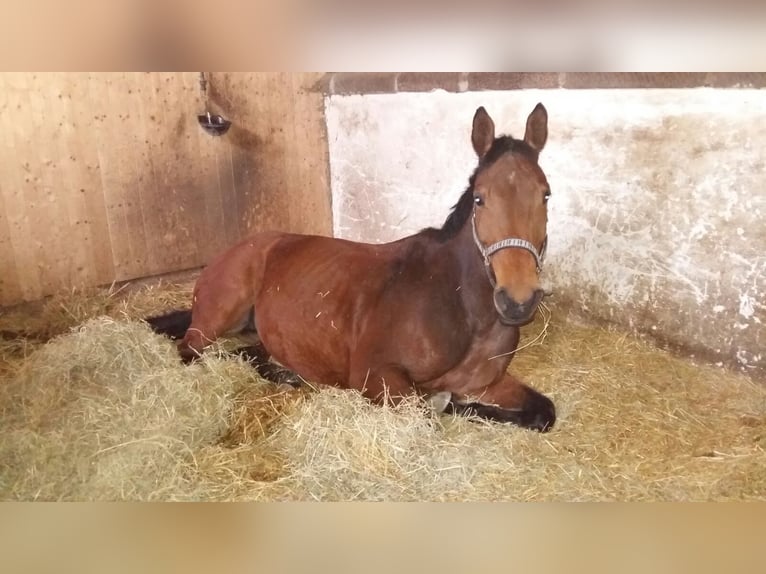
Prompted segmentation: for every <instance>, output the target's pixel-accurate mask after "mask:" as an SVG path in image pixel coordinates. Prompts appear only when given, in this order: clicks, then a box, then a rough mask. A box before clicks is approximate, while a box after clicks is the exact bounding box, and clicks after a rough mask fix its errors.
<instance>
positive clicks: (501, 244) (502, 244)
mask: <svg viewBox="0 0 766 574" xmlns="http://www.w3.org/2000/svg"><path fill="white" fill-rule="evenodd" d="M471 228H472V230H473V241H474V243H476V247H478V248H479V252H480V253H481V256H482V257H483V258H484V266H485V267H486V268H487V275H488V276H489V280H490V282H491V283H492V286H493V287H494V286H495V280H494V277H493V275H492V267H491V266H490V262H489V257H490V255H492V254H493V253H496V252H498V251H500V250H501V249H510V248H514V249H524V250H526V251H529V252H530V253H531V254H532V257H534V258H535V265H536V266H537V272H538V273H540V272H541V271H542V270H543V258H544V257H545V250H546V248H547V247H548V236H547V235H546V236H545V239H543V245H542V248H541V249H540V251H539V252H538V251H537V248H536V247H535V246H534V245H532V243H530V242H529V241H527V240H526V239H519V238H518V237H509V238H507V239H501V240H500V241H498V242H497V243H493V244H492V245H490V246H489V247H484V245H483V244H482V242H481V240H480V239H479V235H478V234H477V233H476V211H474V212H473V216H472V217H471Z"/></svg>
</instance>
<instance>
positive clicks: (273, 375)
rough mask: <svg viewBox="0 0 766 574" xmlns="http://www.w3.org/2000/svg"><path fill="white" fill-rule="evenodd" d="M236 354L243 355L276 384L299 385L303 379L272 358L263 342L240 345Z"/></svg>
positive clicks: (258, 371)
mask: <svg viewBox="0 0 766 574" xmlns="http://www.w3.org/2000/svg"><path fill="white" fill-rule="evenodd" d="M234 354H236V355H239V356H241V357H242V358H244V359H245V360H246V361H247V362H248V363H250V364H251V365H252V366H253V368H254V369H255V370H256V372H257V373H258V374H259V375H260V376H261V377H263V378H264V379H266V380H267V381H271V382H272V383H276V384H278V385H279V384H287V385H291V386H293V387H299V386H300V385H301V383H302V382H303V379H302V378H301V377H300V375H298V374H297V373H294V372H293V371H291V370H290V369H288V368H286V367H283V366H282V365H278V364H277V363H275V362H273V361H272V360H271V355H270V354H269V352H268V351H267V350H266V347H264V346H263V343H257V344H255V345H249V346H247V347H240V348H239V349H237V350H235V351H234Z"/></svg>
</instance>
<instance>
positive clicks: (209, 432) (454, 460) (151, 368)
mask: <svg viewBox="0 0 766 574" xmlns="http://www.w3.org/2000/svg"><path fill="white" fill-rule="evenodd" d="M190 290H191V283H188V282H187V283H183V284H168V283H166V284H160V285H152V284H147V285H143V286H141V287H138V288H127V289H123V290H117V289H111V290H89V291H86V292H76V293H69V294H65V295H61V296H57V297H54V298H52V299H50V300H48V301H47V302H45V303H44V304H39V305H34V306H25V307H24V308H17V309H11V310H5V311H2V312H0V335H1V338H0V437H2V438H0V499H2V500H566V501H573V500H742V499H761V500H763V499H766V453H765V452H764V447H765V446H766V388H765V387H764V386H763V385H761V384H757V383H754V382H752V381H751V380H749V379H748V378H747V377H745V376H744V375H742V374H739V373H733V372H730V371H726V370H723V369H720V368H716V367H711V366H704V365H695V364H693V363H692V362H690V361H689V360H686V359H683V358H678V357H675V356H673V355H671V354H669V353H668V352H666V351H662V350H659V349H657V348H656V347H655V346H653V345H652V344H651V343H649V342H646V341H643V340H640V339H638V338H635V337H632V336H628V335H626V334H624V333H620V332H617V331H614V330H612V329H605V328H602V327H596V326H591V325H585V324H581V323H579V322H576V321H574V320H572V319H571V318H569V317H568V316H567V314H566V313H564V312H563V311H560V310H558V309H556V308H555V307H554V308H552V313H551V314H550V315H549V316H548V315H546V316H545V317H543V316H541V317H540V318H538V320H537V321H536V322H535V323H534V324H532V325H529V326H528V327H525V328H524V336H525V341H526V342H528V343H531V345H530V346H528V347H527V348H524V349H522V350H521V351H519V353H518V356H517V357H516V359H515V360H514V361H513V363H511V370H512V371H513V372H514V373H516V374H518V375H520V376H521V377H522V378H523V379H524V380H526V381H528V382H529V383H530V384H532V385H533V386H535V387H536V388H538V389H539V390H541V391H542V392H545V393H546V394H548V395H549V396H550V397H551V398H552V399H553V400H554V402H555V403H556V405H557V409H558V415H559V416H558V421H557V425H556V427H555V429H554V430H553V431H552V432H550V433H548V434H545V435H541V434H537V433H533V432H528V431H524V430H521V429H518V428H515V427H510V426H503V425H499V424H489V423H482V422H474V421H469V420H465V419H458V418H453V417H447V416H442V417H433V416H431V415H430V414H429V413H427V412H426V411H425V408H424V407H423V405H422V404H421V403H419V402H418V401H415V400H413V401H411V402H408V403H405V404H403V405H401V406H399V407H397V408H382V407H376V406H373V405H371V404H369V403H368V402H367V401H366V400H364V399H363V398H362V397H360V396H359V395H357V394H355V393H353V392H349V391H340V390H336V389H330V388H323V389H312V388H310V387H308V386H307V387H306V388H304V389H301V390H294V391H285V390H281V389H279V388H277V387H276V386H275V385H272V384H270V383H268V382H265V381H263V380H261V379H259V378H258V377H257V375H256V374H255V373H254V372H253V370H252V369H251V368H250V367H249V366H248V365H247V364H246V363H244V362H243V361H241V360H239V359H237V358H234V357H231V356H230V355H229V354H228V353H226V348H231V346H232V344H233V342H229V343H226V342H224V343H223V344H222V345H220V346H219V347H217V348H215V349H213V350H212V351H210V352H209V353H206V356H205V359H204V360H202V361H200V362H199V363H197V364H194V365H192V366H188V367H187V366H183V365H181V364H180V363H179V361H178V359H177V355H176V353H175V348H174V345H173V343H172V342H171V341H169V340H167V339H165V338H164V337H161V336H158V335H155V334H154V333H152V332H151V331H150V330H149V329H148V327H147V326H146V325H145V324H144V323H143V322H141V321H140V319H141V318H142V317H145V316H147V315H150V314H153V313H158V312H161V311H163V310H168V309H173V308H183V307H187V306H188V301H189V298H190ZM546 318H547V319H548V321H546V320H545V319H546Z"/></svg>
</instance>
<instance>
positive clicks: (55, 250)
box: [0, 72, 331, 305]
mask: <svg viewBox="0 0 766 574" xmlns="http://www.w3.org/2000/svg"><path fill="white" fill-rule="evenodd" d="M320 77H321V74H314V73H305V74H288V73H251V74H223V73H212V74H207V80H208V84H207V85H206V90H205V91H204V92H203V91H202V90H201V86H200V81H199V79H200V75H199V73H197V72H189V73H181V72H173V73H108V74H103V73H93V74H85V73H82V74H81V73H62V74H32V73H18V74H0V112H2V113H0V305H8V304H11V303H16V302H19V301H24V300H35V299H39V298H40V297H42V296H44V295H48V294H51V293H55V292H56V291H58V290H61V289H69V288H72V287H78V286H92V285H102V284H108V283H110V282H112V281H123V280H128V279H133V278H138V277H146V276H152V275H158V274H164V273H168V272H172V271H178V270H183V269H189V268H195V267H199V266H201V265H204V264H205V263H206V262H207V261H208V260H209V259H210V258H211V257H212V256H213V255H214V254H215V253H217V252H219V251H220V250H222V249H224V248H225V247H226V246H228V245H231V244H232V243H234V242H235V241H237V240H238V239H239V238H240V237H242V236H243V235H245V234H247V233H248V232H250V231H253V230H256V229H264V228H277V229H285V230H291V231H303V232H312V233H330V232H331V214H330V196H329V181H328V171H327V143H326V132H325V124H324V117H323V98H322V95H321V94H320V93H317V92H315V91H312V90H311V89H310V88H311V87H312V86H313V85H314V84H315V83H316V81H317V80H318V78H320ZM205 109H210V110H212V111H213V112H214V113H222V114H223V115H224V116H225V117H226V118H227V119H229V120H231V121H232V122H233V124H232V127H231V129H230V130H229V132H228V133H227V134H226V135H224V136H221V137H214V136H211V135H208V134H207V133H205V132H204V131H203V130H202V129H201V128H200V126H199V124H198V122H197V114H199V113H201V112H202V111H204V110H205Z"/></svg>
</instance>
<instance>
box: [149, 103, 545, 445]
mask: <svg viewBox="0 0 766 574" xmlns="http://www.w3.org/2000/svg"><path fill="white" fill-rule="evenodd" d="M547 124H548V117H547V112H546V110H545V108H544V107H543V105H542V104H538V105H537V106H536V107H535V108H534V110H532V112H531V113H530V114H529V117H528V118H527V123H526V131H525V134H524V138H523V139H521V140H519V139H514V138H513V137H510V136H500V137H495V125H494V122H493V120H492V119H491V118H490V116H489V114H487V112H486V111H485V109H484V108H483V107H480V108H479V109H477V110H476V113H475V115H474V118H473V129H472V133H471V142H472V144H473V149H474V150H475V152H476V155H477V156H478V166H477V167H476V169H475V171H474V173H473V174H472V175H471V177H470V179H469V185H468V188H467V189H466V190H465V192H464V193H463V194H462V195H461V196H460V199H459V200H458V202H457V204H456V205H455V207H454V208H453V210H452V212H451V213H450V214H449V216H448V217H447V219H446V221H445V222H444V224H443V225H442V227H441V228H429V229H425V230H423V231H421V232H419V233H416V234H414V235H411V236H409V237H405V238H404V239H400V240H398V241H394V242H391V243H386V244H379V245H373V244H366V243H356V242H352V241H345V240H342V239H334V238H329V237H320V236H309V235H297V234H290V233H280V232H275V231H266V232H262V233H256V234H254V235H252V236H250V237H248V238H247V239H245V240H243V241H241V242H240V243H238V244H237V245H235V246H233V247H232V248H230V249H229V250H228V251H226V252H224V253H222V254H220V255H219V256H218V257H216V258H215V259H214V260H213V261H212V262H211V263H210V264H209V265H208V266H207V267H206V268H205V269H204V270H203V271H202V273H201V275H200V277H199V279H198V281H197V283H196V285H195V288H194V295H193V298H192V308H191V310H190V311H175V312H172V313H170V314H167V315H163V316H160V317H152V318H149V319H147V321H148V323H149V324H150V325H151V326H152V327H153V328H154V329H155V331H157V332H160V333H165V334H168V335H170V336H171V337H174V338H180V339H181V340H180V342H179V343H178V351H179V353H180V356H181V358H182V359H183V360H184V361H190V360H192V359H194V358H195V357H197V356H198V355H199V354H200V353H201V352H202V351H203V349H204V348H205V347H206V346H208V345H209V344H210V343H212V342H213V341H215V340H216V339H217V338H218V337H221V336H223V335H227V334H233V333H244V334H248V333H249V334H250V335H253V336H254V335H256V334H257V336H258V341H257V343H256V344H255V345H252V346H250V347H247V348H245V350H244V351H243V352H245V353H246V354H247V356H248V358H249V359H250V360H251V362H252V363H253V364H254V365H255V366H256V368H257V369H259V372H261V374H262V375H264V376H265V377H266V378H267V379H271V380H275V381H282V382H285V381H286V382H296V381H298V380H300V378H303V379H305V380H308V381H312V382H317V383H320V384H326V385H334V386H338V387H342V388H349V389H357V390H359V391H360V392H361V393H362V394H363V395H364V396H366V397H368V398H369V399H370V400H372V401H374V402H377V403H381V402H391V403H396V402H397V401H399V400H401V398H402V397H405V396H407V395H411V394H413V393H416V394H418V395H421V396H423V397H428V398H430V401H431V403H432V404H433V405H436V408H437V409H438V410H441V411H444V412H446V413H455V414H460V415H470V416H477V417H481V418H485V419H490V420H494V421H501V422H507V423H513V424H516V425H519V426H521V427H524V428H529V429H534V430H537V431H543V432H544V431H548V430H550V429H551V428H552V426H553V424H554V422H555V420H556V411H555V408H554V405H553V403H552V402H551V400H550V399H548V398H547V397H545V396H544V395H542V394H540V393H538V392H537V391H535V390H533V389H532V388H530V387H529V386H527V385H525V384H524V383H522V382H520V381H519V380H518V379H516V378H515V377H514V376H513V375H511V374H509V373H507V369H508V365H509V363H510V362H511V359H512V357H513V351H514V350H515V349H516V348H517V345H518V342H519V327H520V326H522V325H525V324H527V323H529V322H530V321H531V320H532V319H533V317H534V314H535V312H536V310H537V307H538V305H539V303H540V301H541V300H542V297H543V291H542V289H541V287H540V283H539V273H540V271H541V267H542V263H543V256H544V253H545V246H546V242H547V202H548V198H549V197H550V188H549V186H548V182H547V180H546V177H545V174H544V173H543V171H542V169H541V168H540V166H539V165H538V154H539V153H540V152H541V151H542V149H543V147H544V146H545V142H546V139H547V136H548V126H547ZM272 357H273V358H274V359H275V360H276V361H278V362H279V363H280V364H281V365H284V366H280V365H276V364H274V363H273V362H271V361H270V358H272Z"/></svg>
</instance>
